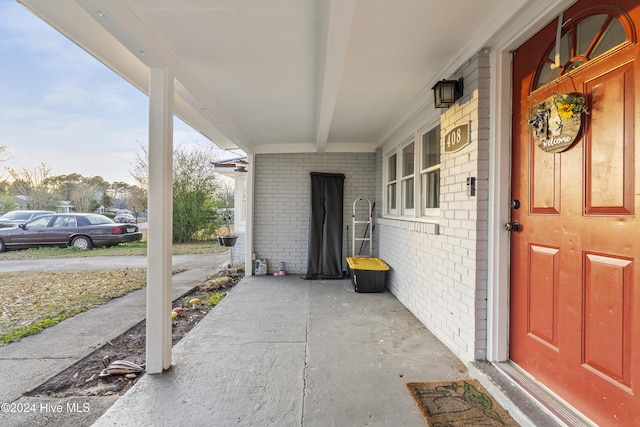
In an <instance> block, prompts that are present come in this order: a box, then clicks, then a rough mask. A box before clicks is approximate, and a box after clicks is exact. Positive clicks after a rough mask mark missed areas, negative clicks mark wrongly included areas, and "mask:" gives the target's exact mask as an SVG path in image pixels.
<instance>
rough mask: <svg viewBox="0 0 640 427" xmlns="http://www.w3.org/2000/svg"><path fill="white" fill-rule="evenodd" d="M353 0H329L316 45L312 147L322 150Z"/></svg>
mask: <svg viewBox="0 0 640 427" xmlns="http://www.w3.org/2000/svg"><path fill="white" fill-rule="evenodd" d="M355 8H356V0H329V3H328V7H327V10H326V20H325V21H324V22H325V25H324V27H323V28H322V29H321V30H320V38H321V40H323V43H322V46H321V47H320V55H321V63H320V70H321V75H320V80H319V84H318V96H317V99H318V107H317V109H318V114H317V117H318V118H317V124H316V150H317V151H318V152H323V151H324V150H325V144H326V143H327V140H328V138H329V131H330V130H331V122H332V120H333V112H334V110H335V106H336V100H337V99H338V92H339V90H340V81H341V79H342V69H343V67H344V61H345V57H346V54H347V48H348V46H349V36H350V34H351V26H352V23H353V15H354V12H355Z"/></svg>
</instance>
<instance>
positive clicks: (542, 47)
mask: <svg viewBox="0 0 640 427" xmlns="http://www.w3.org/2000/svg"><path fill="white" fill-rule="evenodd" d="M606 16H609V17H610V18H606ZM611 18H613V19H614V20H616V21H617V23H615V22H614V23H613V24H611V22H610V21H611ZM607 19H609V21H607ZM563 22H564V23H565V24H564V26H563V33H564V34H565V37H564V38H563V39H562V40H563V41H562V43H561V52H563V53H564V58H563V57H562V56H561V59H562V61H561V70H560V71H559V73H562V76H561V77H560V78H557V79H554V78H553V73H554V72H556V71H553V70H552V69H551V68H548V67H547V68H545V67H541V62H542V61H543V59H544V58H547V57H549V55H548V54H549V50H550V49H551V47H552V46H554V45H555V38H556V36H555V34H556V28H557V22H553V23H550V24H549V26H547V27H546V28H545V29H543V30H542V31H541V32H540V33H538V34H537V35H535V36H534V37H533V38H531V39H530V40H529V41H527V42H526V43H525V44H523V45H522V46H521V47H520V48H518V49H517V50H516V51H515V52H514V57H513V90H514V101H513V102H514V104H513V105H514V107H513V147H512V176H513V178H512V198H513V199H514V200H518V201H519V204H520V206H519V207H518V208H517V209H515V208H514V209H513V210H512V221H516V222H518V223H519V224H520V231H517V232H516V231H513V232H512V233H511V321H510V349H509V351H510V356H509V357H510V359H511V360H512V361H513V362H514V363H516V364H517V365H518V366H520V367H521V368H523V369H524V370H525V371H527V372H529V373H530V374H531V375H532V376H533V377H534V378H536V380H538V381H540V382H542V383H543V384H545V385H546V386H548V387H549V388H550V389H552V390H553V391H554V392H555V393H557V394H558V395H559V396H560V397H562V398H563V399H565V400H566V401H567V402H568V403H569V404H571V405H573V406H574V407H575V408H577V409H578V410H580V411H581V412H583V413H584V414H585V415H587V416H588V417H590V418H591V419H593V420H594V421H596V422H597V423H599V424H600V425H603V426H604V425H607V426H610V425H620V426H632V425H640V284H639V282H640V270H639V269H638V263H639V262H640V221H639V220H638V218H637V216H638V215H639V214H640V174H639V173H638V171H639V170H640V161H639V160H640V132H639V131H640V95H639V91H640V84H639V83H638V79H639V78H640V69H639V68H638V65H639V64H638V59H637V57H638V54H639V53H640V49H639V48H638V45H637V43H636V39H635V38H636V31H637V30H634V28H635V27H634V24H635V25H638V24H640V5H639V3H638V2H637V1H630V0H612V1H608V2H607V3H606V5H604V6H602V7H601V6H600V2H598V1H595V0H585V1H579V2H578V3H576V4H575V5H574V6H572V7H571V8H570V9H569V10H567V11H565V12H564V21H563ZM579 22H582V23H583V24H581V25H579V26H576V25H578V23H579ZM609 25H613V26H612V27H610V26H609ZM610 32H615V34H613V35H611V34H610ZM621 32H622V33H621ZM607 34H609V35H607ZM604 37H617V38H618V39H619V38H620V37H622V38H623V40H624V39H626V41H623V42H622V43H617V42H616V43H613V45H612V46H613V47H612V48H610V49H605V48H603V47H602V46H605V47H606V45H607V43H611V41H610V40H611V39H608V40H603V39H604ZM599 46H600V49H601V51H598V48H599ZM584 52H587V53H590V55H591V57H590V55H589V54H584ZM570 58H571V60H569V59H570ZM544 73H551V75H552V77H550V78H549V79H547V80H549V83H547V84H540V83H539V81H540V79H541V75H544ZM543 81H545V80H543ZM557 93H577V94H581V95H582V96H583V97H584V99H585V101H586V102H585V106H586V108H587V110H588V112H587V113H586V114H585V113H579V112H578V113H576V114H578V115H580V116H581V118H582V124H581V131H580V133H579V134H578V137H577V139H576V140H575V142H574V143H573V144H572V145H570V146H569V147H568V148H567V149H565V150H564V151H560V152H555V153H554V152H550V151H549V150H545V149H543V148H541V146H539V144H540V138H542V139H543V140H544V139H545V138H548V139H547V142H549V141H550V142H549V144H550V145H553V144H555V143H556V142H555V141H558V140H559V139H560V138H563V135H564V134H563V133H562V132H563V130H562V123H563V121H562V120H560V121H558V123H556V122H554V121H553V118H551V119H550V118H549V112H548V111H547V110H545V109H540V110H537V109H536V106H537V105H539V104H540V103H542V102H543V101H545V100H548V99H552V98H553V95H554V94H557ZM570 108H571V107H570V106H568V105H560V106H558V107H557V111H553V110H552V111H551V115H552V116H553V114H554V112H555V114H556V116H560V117H562V115H564V119H566V120H564V123H565V127H564V129H565V130H566V129H567V126H566V123H568V122H567V120H568V118H567V117H568V116H567V114H569V115H571V114H572V113H567V109H570ZM536 111H538V112H540V114H541V116H544V115H545V114H546V116H544V117H545V118H544V120H546V122H544V126H543V127H542V128H536V127H535V125H536V123H533V122H534V120H531V119H532V118H533V117H535V113H536ZM561 113H562V114H561ZM556 118H557V117H556ZM556 128H557V129H558V130H556ZM541 129H542V130H541ZM536 132H539V134H538V139H536V137H535V135H536ZM553 132H556V133H553ZM541 133H542V134H543V136H542V137H540V134H541ZM554 138H556V139H554Z"/></svg>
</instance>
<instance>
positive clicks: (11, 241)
mask: <svg viewBox="0 0 640 427" xmlns="http://www.w3.org/2000/svg"><path fill="white" fill-rule="evenodd" d="M141 238H142V233H141V232H140V230H139V229H138V226H137V225H136V224H123V223H116V222H113V221H112V220H111V219H109V218H107V217H106V216H104V215H97V214H82V213H71V214H68V213H60V214H49V215H43V216H40V217H38V218H36V219H33V220H31V221H28V222H26V223H24V224H20V225H19V226H17V227H11V228H0V252H3V251H6V250H9V249H22V248H34V247H40V246H58V247H67V246H73V247H75V248H78V249H91V248H93V247H94V246H113V245H117V244H118V243H125V242H136V241H138V240H140V239H141Z"/></svg>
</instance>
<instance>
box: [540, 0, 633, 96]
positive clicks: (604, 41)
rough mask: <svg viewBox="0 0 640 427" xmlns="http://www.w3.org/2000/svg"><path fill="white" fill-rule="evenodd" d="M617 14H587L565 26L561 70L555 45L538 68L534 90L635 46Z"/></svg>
mask: <svg viewBox="0 0 640 427" xmlns="http://www.w3.org/2000/svg"><path fill="white" fill-rule="evenodd" d="M615 15H616V13H615V12H614V11H610V12H606V13H605V12H602V11H598V13H595V14H594V13H591V14H587V13H585V14H584V15H583V16H582V17H579V18H577V19H576V18H574V19H572V20H571V21H573V22H571V21H569V22H566V23H565V24H564V25H563V29H562V37H561V39H560V66H559V67H556V66H555V61H556V45H555V43H553V44H552V45H551V47H550V48H549V50H548V51H547V55H546V56H545V58H544V60H543V61H542V63H541V64H540V67H539V68H538V72H537V77H536V79H535V85H534V87H533V89H534V90H535V89H538V88H540V87H542V86H544V85H546V84H548V83H550V82H552V81H554V80H555V79H557V78H559V77H560V76H563V75H565V74H567V73H569V72H571V71H573V70H575V69H576V68H578V67H580V66H581V65H584V64H585V63H587V62H588V61H590V60H592V59H595V58H597V57H598V56H601V55H603V54H605V53H606V52H609V51H611V50H612V49H615V48H618V47H621V46H623V45H626V44H627V43H631V42H633V40H632V37H631V36H630V34H628V32H629V33H630V26H629V23H628V22H626V21H622V20H620V19H618V18H617V17H616V16H615Z"/></svg>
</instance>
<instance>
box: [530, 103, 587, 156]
mask: <svg viewBox="0 0 640 427" xmlns="http://www.w3.org/2000/svg"><path fill="white" fill-rule="evenodd" d="M582 113H587V108H586V107H585V100H584V97H582V96H581V95H577V94H566V93H556V94H554V95H552V96H550V97H549V98H547V99H545V100H544V101H543V102H541V103H540V104H538V105H537V106H536V108H535V113H534V114H533V116H531V117H530V118H529V125H530V126H531V128H532V129H533V138H534V140H535V141H536V144H537V145H538V147H540V149H542V150H543V151H546V152H548V153H561V152H562V151H564V150H566V149H567V148H569V147H570V146H571V144H573V143H574V141H575V140H576V139H577V138H578V134H579V133H580V125H581V124H582Z"/></svg>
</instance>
